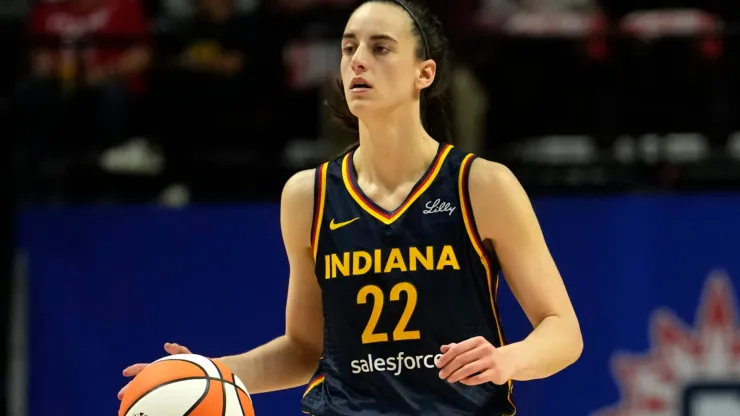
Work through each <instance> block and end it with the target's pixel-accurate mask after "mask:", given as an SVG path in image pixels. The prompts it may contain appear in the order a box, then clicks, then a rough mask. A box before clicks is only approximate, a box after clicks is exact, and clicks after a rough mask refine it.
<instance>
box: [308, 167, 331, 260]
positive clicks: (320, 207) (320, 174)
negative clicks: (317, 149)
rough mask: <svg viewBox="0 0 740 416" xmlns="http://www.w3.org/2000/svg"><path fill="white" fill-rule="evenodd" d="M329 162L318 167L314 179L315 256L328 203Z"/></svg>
mask: <svg viewBox="0 0 740 416" xmlns="http://www.w3.org/2000/svg"><path fill="white" fill-rule="evenodd" d="M328 165H329V162H326V163H324V164H322V165H321V166H319V167H318V168H317V169H316V178H315V180H314V198H313V221H312V224H311V247H312V248H313V258H314V260H316V255H317V254H318V251H319V234H321V221H322V219H323V218H324V206H325V205H326V171H327V170H328Z"/></svg>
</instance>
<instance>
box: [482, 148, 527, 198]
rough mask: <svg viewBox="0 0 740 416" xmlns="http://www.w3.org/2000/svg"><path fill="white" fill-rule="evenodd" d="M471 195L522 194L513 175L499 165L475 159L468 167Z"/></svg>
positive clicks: (500, 195)
mask: <svg viewBox="0 0 740 416" xmlns="http://www.w3.org/2000/svg"><path fill="white" fill-rule="evenodd" d="M469 186H470V192H471V194H476V195H479V196H480V194H483V195H488V196H490V197H494V196H495V197H504V198H505V197H506V196H507V195H508V194H509V193H511V192H514V193H517V192H522V191H523V189H522V185H521V184H520V183H519V180H518V179H517V178H516V176H515V175H514V173H513V172H512V171H511V170H510V169H509V168H508V167H506V166H504V165H502V164H501V163H497V162H492V161H490V160H486V159H483V158H476V159H475V160H474V161H473V164H472V165H471V167H470V178H469Z"/></svg>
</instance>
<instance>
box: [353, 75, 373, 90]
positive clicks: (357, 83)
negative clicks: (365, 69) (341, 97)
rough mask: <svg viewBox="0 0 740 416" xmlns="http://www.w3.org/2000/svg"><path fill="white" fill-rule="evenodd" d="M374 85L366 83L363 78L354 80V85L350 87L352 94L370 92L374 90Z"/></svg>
mask: <svg viewBox="0 0 740 416" xmlns="http://www.w3.org/2000/svg"><path fill="white" fill-rule="evenodd" d="M372 88H373V87H372V85H370V84H369V83H368V82H367V81H365V80H364V79H362V78H355V79H353V80H352V83H351V84H350V86H349V90H350V91H352V92H363V91H368V90H370V89H372Z"/></svg>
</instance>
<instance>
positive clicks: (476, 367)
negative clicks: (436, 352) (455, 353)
mask: <svg viewBox="0 0 740 416" xmlns="http://www.w3.org/2000/svg"><path fill="white" fill-rule="evenodd" d="M485 370H486V362H485V361H483V360H476V361H473V362H472V363H468V364H465V365H464V366H462V367H460V369H459V370H457V371H455V372H454V373H452V374H451V375H450V376H449V377H448V378H447V381H448V382H449V383H457V382H458V381H460V380H463V379H466V378H468V377H470V376H472V375H473V374H477V373H481V372H484V371H485Z"/></svg>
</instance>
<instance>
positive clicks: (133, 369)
mask: <svg viewBox="0 0 740 416" xmlns="http://www.w3.org/2000/svg"><path fill="white" fill-rule="evenodd" d="M164 350H165V351H167V353H168V354H170V355H176V354H192V353H191V352H190V350H189V349H187V348H186V347H183V346H182V345H178V344H173V343H170V342H168V343H166V344H164ZM148 365H149V363H139V364H134V365H132V366H128V367H126V368H124V369H123V375H124V376H126V377H135V376H136V375H137V374H139V373H140V372H141V370H143V369H144V368H146V366H148ZM129 384H131V382H128V383H126V385H125V386H123V388H122V389H121V391H119V392H118V400H121V399H123V394H124V393H126V388H128V386H129Z"/></svg>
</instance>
